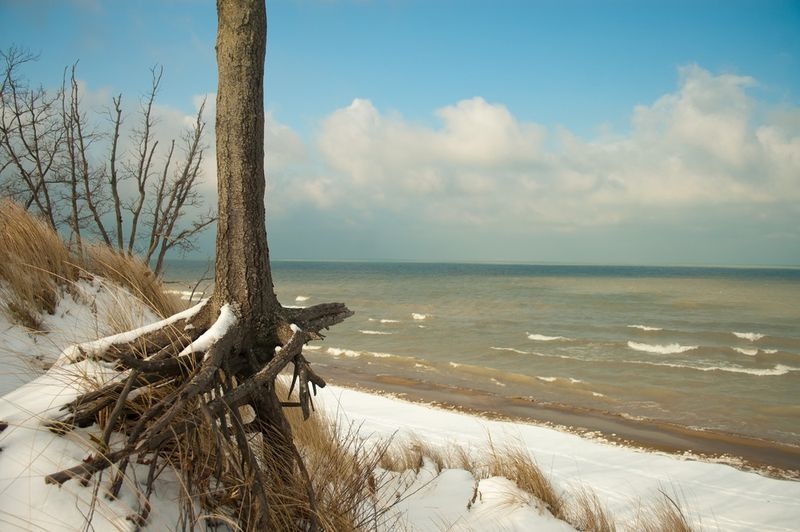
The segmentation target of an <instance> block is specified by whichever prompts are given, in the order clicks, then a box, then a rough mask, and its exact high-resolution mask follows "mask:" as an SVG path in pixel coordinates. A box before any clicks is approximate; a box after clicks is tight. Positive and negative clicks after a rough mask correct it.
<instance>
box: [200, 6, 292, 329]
mask: <svg viewBox="0 0 800 532" xmlns="http://www.w3.org/2000/svg"><path fill="white" fill-rule="evenodd" d="M217 14H218V15H217V16H218V23H219V28H218V32H217V46H216V49H217V64H218V68H219V81H218V89H217V117H216V136H217V191H218V194H219V198H218V201H219V210H218V212H219V219H218V222H217V257H216V275H215V279H214V282H215V293H214V297H215V300H216V302H217V303H218V304H224V303H236V304H237V305H238V306H239V311H240V313H241V319H242V320H243V323H242V325H243V326H244V328H245V329H246V330H247V329H250V330H251V332H253V333H256V334H254V335H253V336H254V337H259V336H263V335H265V334H269V332H270V331H271V330H272V329H273V328H274V323H273V322H274V319H275V315H276V311H277V310H278V309H279V307H280V306H279V304H278V299H277V297H276V296H275V291H274V289H273V284H272V274H271V271H270V264H269V249H268V247H267V231H266V225H265V220H266V217H265V212H264V193H265V189H266V186H265V175H264V59H265V55H266V37H267V15H266V6H265V3H264V0H218V1H217Z"/></svg>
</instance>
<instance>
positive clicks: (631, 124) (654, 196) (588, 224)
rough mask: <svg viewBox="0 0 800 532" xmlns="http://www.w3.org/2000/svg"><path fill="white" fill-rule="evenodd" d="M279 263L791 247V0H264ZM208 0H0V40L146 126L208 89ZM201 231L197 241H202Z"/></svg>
mask: <svg viewBox="0 0 800 532" xmlns="http://www.w3.org/2000/svg"><path fill="white" fill-rule="evenodd" d="M267 13H268V19H269V23H268V45H267V47H268V50H267V61H266V81H265V85H266V86H265V108H266V113H267V125H266V153H267V155H266V163H267V188H268V193H267V200H266V202H267V213H268V214H267V217H268V238H269V241H270V250H271V254H272V258H274V259H321V260H419V261H487V262H532V263H542V262H543V263H589V264H594V263H599V264H664V265H673V264H691V265H782V266H800V222H799V220H800V2H797V1H771V0H760V1H737V0H725V1H712V0H697V1H669V2H667V1H655V0H653V1H636V2H634V1H623V0H617V1H603V0H597V1H588V0H584V1H577V0H561V1H556V0H548V1H545V0H541V1H539V0H528V1H513V0H503V1H481V0H461V1H451V0H427V1H416V0H385V1H381V0H373V1H369V0H361V1H352V0H350V1H348V0H325V1H322V0H274V1H270V2H268V5H267ZM215 32H216V12H215V4H214V2H210V1H199V0H165V1H159V2H156V1H144V0H142V1H136V0H128V1H122V0H117V1H112V0H71V1H70V0H63V1H58V0H0V47H2V48H3V49H7V48H8V47H9V46H11V45H16V46H18V47H22V48H27V49H29V50H30V51H32V52H34V53H36V54H38V55H39V59H38V61H37V62H36V63H34V64H30V65H27V67H26V70H25V73H26V75H27V76H28V77H29V78H30V79H31V80H35V81H36V82H38V83H42V84H43V85H44V86H46V87H51V86H52V87H55V86H58V85H60V82H61V75H62V71H63V69H64V67H65V66H67V65H70V64H72V63H74V62H75V61H79V63H78V77H79V78H80V80H81V87H82V90H83V91H84V93H83V98H84V101H85V102H87V103H88V104H89V105H91V106H94V108H96V109H100V108H104V107H105V106H107V105H109V103H110V99H111V97H112V96H113V95H116V94H118V93H122V94H123V95H124V100H123V101H124V102H126V105H128V106H129V107H127V109H129V111H127V112H128V113H130V114H131V115H132V114H133V113H134V112H135V108H136V105H137V102H138V99H139V98H140V97H141V96H142V95H143V94H144V93H145V92H146V91H147V89H148V88H149V82H150V78H149V76H150V73H149V69H150V68H151V67H152V66H153V65H155V64H159V65H163V67H164V78H163V81H162V88H161V91H160V93H159V97H158V108H157V112H158V114H159V117H160V122H159V127H160V130H159V133H158V134H159V135H162V136H164V138H169V137H170V136H176V135H179V134H180V131H181V130H182V128H185V127H186V124H187V123H189V122H190V121H191V118H192V116H193V115H194V113H195V112H196V110H197V106H198V105H199V102H200V101H201V100H202V98H203V97H207V98H208V104H207V106H206V110H207V112H206V119H207V121H208V122H209V127H208V128H207V135H206V137H207V138H206V143H207V145H208V146H209V148H208V150H207V158H206V163H205V164H204V167H203V169H204V176H205V177H204V184H203V185H202V187H203V188H202V193H203V194H204V196H205V197H207V198H208V202H209V203H210V204H214V203H215V195H216V192H215V191H216V188H215V187H216V184H215V175H214V174H215V167H214V162H213V155H214V139H213V127H212V126H213V120H214V118H213V117H214V114H213V113H214V105H213V102H214V94H215V90H216V64H215V56H214V40H215ZM213 241H214V235H213V231H211V232H209V233H208V234H207V235H205V236H204V238H203V239H202V242H201V250H200V251H199V252H198V254H196V255H194V256H195V257H201V256H209V255H213Z"/></svg>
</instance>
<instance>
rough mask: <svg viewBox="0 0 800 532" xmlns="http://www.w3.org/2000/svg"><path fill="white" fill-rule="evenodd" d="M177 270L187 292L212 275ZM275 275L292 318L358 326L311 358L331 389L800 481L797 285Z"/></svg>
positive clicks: (528, 275) (627, 278)
mask: <svg viewBox="0 0 800 532" xmlns="http://www.w3.org/2000/svg"><path fill="white" fill-rule="evenodd" d="M176 266H177V267H176V268H175V269H174V270H172V271H168V278H170V277H169V275H172V276H173V277H172V279H173V280H174V281H175V282H174V283H173V284H171V285H170V286H171V287H175V288H178V286H184V287H186V286H193V283H190V282H189V279H192V278H199V277H200V276H201V275H202V273H203V271H204V268H205V265H204V264H195V265H192V264H191V263H180V264H176ZM273 270H274V275H275V285H276V290H277V292H278V295H279V298H280V300H281V302H282V303H283V304H284V305H287V306H309V305H313V304H316V303H321V302H326V301H343V302H345V303H347V304H348V306H349V307H350V308H351V309H352V310H354V311H355V315H354V316H353V317H352V318H350V319H348V320H347V321H346V322H345V323H343V324H341V325H339V326H337V327H336V328H334V329H333V330H331V331H330V333H329V334H327V335H326V336H327V337H326V339H325V341H324V342H312V343H311V344H309V345H308V346H307V347H306V349H305V352H306V355H307V357H308V358H309V359H310V360H312V362H313V363H314V364H315V366H316V367H319V368H320V373H321V374H322V375H328V376H329V377H330V378H331V379H332V382H336V383H340V384H343V385H346V386H355V387H362V388H363V389H367V390H373V391H378V392H389V393H393V394H401V395H402V396H403V397H408V398H410V399H417V400H422V401H426V402H432V403H435V404H447V405H451V406H452V407H454V408H461V409H464V410H466V411H470V412H478V413H482V414H484V415H489V416H501V417H509V418H514V419H531V420H534V421H536V422H544V423H549V424H553V425H557V426H561V427H565V428H569V427H572V429H570V430H575V431H579V432H581V433H584V434H587V433H595V432H597V433H598V434H601V435H602V437H603V438H606V439H609V440H618V441H626V442H629V443H630V444H632V445H638V446H643V447H648V448H655V449H660V450H666V451H669V452H674V453H681V454H683V453H689V454H692V453H695V454H698V455H703V456H708V457H713V458H714V459H726V460H729V461H730V462H731V463H741V464H743V465H745V466H747V467H754V468H757V469H763V468H770V467H772V468H777V469H779V470H783V471H784V473H785V474H788V475H789V476H795V475H796V471H797V470H798V469H800V465H798V447H797V445H798V442H800V404H798V403H797V397H798V395H799V394H800V326H798V324H800V307H798V306H797V304H796V301H800V270H797V269H757V268H743V269H737V268H687V267H611V266H556V265H517V264H504V265H502V264H501V265H497V264H494V265H492V264H425V263H335V262H284V261H277V262H276V263H275V264H274V266H273ZM178 279H180V281H179V280H178ZM181 283H183V284H181Z"/></svg>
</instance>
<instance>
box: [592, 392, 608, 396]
mask: <svg viewBox="0 0 800 532" xmlns="http://www.w3.org/2000/svg"><path fill="white" fill-rule="evenodd" d="M592 395H594V396H595V397H605V395H603V394H602V393H600V392H592Z"/></svg>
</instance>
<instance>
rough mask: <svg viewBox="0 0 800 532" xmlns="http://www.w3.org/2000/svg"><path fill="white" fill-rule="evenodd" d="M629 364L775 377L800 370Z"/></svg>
mask: <svg viewBox="0 0 800 532" xmlns="http://www.w3.org/2000/svg"><path fill="white" fill-rule="evenodd" d="M626 362H627V363H628V364H644V365H647V366H658V367H663V368H676V369H693V370H696V371H725V372H728V373H743V374H746V375H755V376H757V377H774V376H779V375H786V374H787V373H789V372H791V371H800V368H794V367H791V366H785V365H783V364H776V365H775V366H774V367H772V368H743V367H741V366H693V365H691V364H669V363H665V362H644V361H641V360H626Z"/></svg>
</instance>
